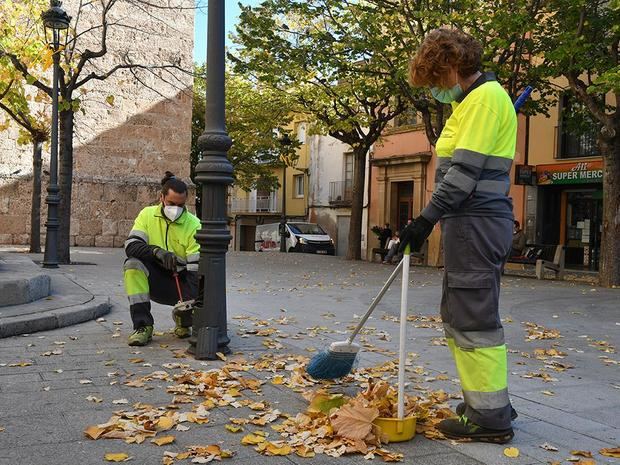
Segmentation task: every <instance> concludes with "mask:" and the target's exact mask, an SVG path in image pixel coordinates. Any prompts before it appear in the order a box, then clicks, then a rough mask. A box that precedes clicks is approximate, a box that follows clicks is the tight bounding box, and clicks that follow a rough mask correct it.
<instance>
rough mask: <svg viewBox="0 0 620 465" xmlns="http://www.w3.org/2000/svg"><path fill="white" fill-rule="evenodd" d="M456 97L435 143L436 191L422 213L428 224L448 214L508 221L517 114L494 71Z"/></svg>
mask: <svg viewBox="0 0 620 465" xmlns="http://www.w3.org/2000/svg"><path fill="white" fill-rule="evenodd" d="M459 100H460V102H458V101H457V102H453V103H452V110H453V111H452V115H451V116H450V118H448V121H447V122H446V125H445V126H444V128H443V131H442V132H441V136H440V137H439V139H438V141H437V144H436V147H435V149H436V152H437V170H436V173H435V183H436V186H435V192H434V193H433V196H432V198H431V201H430V203H429V204H428V205H427V206H426V208H425V209H424V210H423V211H422V216H424V217H425V218H426V219H427V220H429V221H430V222H432V223H436V222H437V221H438V220H439V219H440V218H441V217H449V216H496V217H504V218H511V219H512V218H513V214H512V199H511V198H510V197H509V196H508V193H509V191H510V168H511V166H512V161H513V159H514V154H515V146H516V138H517V115H516V113H515V110H514V107H513V104H512V102H511V101H510V97H509V96H508V94H507V93H506V91H505V90H504V89H503V88H502V86H501V85H500V84H499V83H498V82H497V81H496V80H495V75H493V73H485V74H483V75H481V76H480V78H478V79H477V80H476V82H474V83H473V84H472V86H471V87H470V88H469V89H468V90H467V92H466V93H465V94H464V95H463V96H462V97H461V99H459Z"/></svg>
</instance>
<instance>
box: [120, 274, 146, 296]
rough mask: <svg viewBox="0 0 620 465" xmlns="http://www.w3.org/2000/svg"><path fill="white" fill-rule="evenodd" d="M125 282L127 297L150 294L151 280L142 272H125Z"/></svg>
mask: <svg viewBox="0 0 620 465" xmlns="http://www.w3.org/2000/svg"><path fill="white" fill-rule="evenodd" d="M124 281H125V292H127V295H135V294H148V293H149V280H148V278H147V277H146V274H144V271H142V270H136V269H128V270H125V273H124Z"/></svg>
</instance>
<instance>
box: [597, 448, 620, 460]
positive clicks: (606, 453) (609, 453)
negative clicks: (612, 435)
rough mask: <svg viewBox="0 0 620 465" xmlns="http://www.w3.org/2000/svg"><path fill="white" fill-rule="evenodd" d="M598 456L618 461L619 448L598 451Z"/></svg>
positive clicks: (619, 455)
mask: <svg viewBox="0 0 620 465" xmlns="http://www.w3.org/2000/svg"><path fill="white" fill-rule="evenodd" d="M598 453H599V454H601V455H604V456H605V457H614V458H616V459H620V447H613V448H612V447H607V448H604V449H601V450H599V451H598Z"/></svg>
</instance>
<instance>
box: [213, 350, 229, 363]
mask: <svg viewBox="0 0 620 465" xmlns="http://www.w3.org/2000/svg"><path fill="white" fill-rule="evenodd" d="M215 355H217V358H219V359H220V360H222V361H224V362H225V361H226V360H227V359H226V355H224V354H223V353H222V352H216V353H215Z"/></svg>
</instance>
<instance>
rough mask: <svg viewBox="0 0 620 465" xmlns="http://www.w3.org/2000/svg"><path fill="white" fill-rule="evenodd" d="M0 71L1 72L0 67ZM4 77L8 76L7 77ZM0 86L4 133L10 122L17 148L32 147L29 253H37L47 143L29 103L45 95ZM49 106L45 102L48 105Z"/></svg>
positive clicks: (45, 123) (43, 123)
mask: <svg viewBox="0 0 620 465" xmlns="http://www.w3.org/2000/svg"><path fill="white" fill-rule="evenodd" d="M0 69H2V68H1V67H0ZM7 74H8V73H7ZM3 82H4V83H5V84H0V109H2V110H3V111H4V112H5V113H6V115H7V116H8V118H9V119H7V121H5V123H4V124H0V131H2V130H3V129H8V127H9V126H10V121H13V122H14V123H16V124H17V125H18V126H19V137H18V139H17V143H18V144H22V145H27V144H32V205H31V209H30V252H33V253H39V252H41V170H42V166H43V160H42V151H43V144H44V143H45V142H46V141H48V140H49V118H48V117H47V115H46V114H45V112H43V111H41V110H39V111H38V112H36V113H32V112H31V108H30V105H29V101H35V102H36V101H38V102H42V101H44V100H45V101H47V100H49V99H48V96H47V94H43V93H41V92H38V93H37V94H36V95H35V96H34V97H33V96H32V95H26V93H25V92H24V88H23V86H22V85H21V82H16V81H15V80H13V79H9V80H8V81H3ZM48 103H49V102H48Z"/></svg>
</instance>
